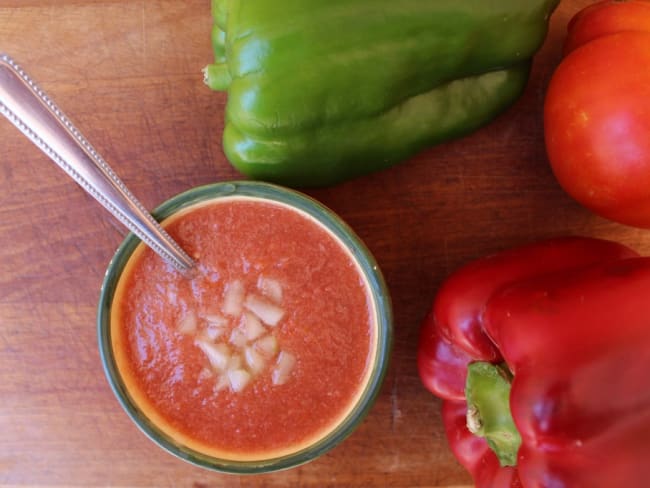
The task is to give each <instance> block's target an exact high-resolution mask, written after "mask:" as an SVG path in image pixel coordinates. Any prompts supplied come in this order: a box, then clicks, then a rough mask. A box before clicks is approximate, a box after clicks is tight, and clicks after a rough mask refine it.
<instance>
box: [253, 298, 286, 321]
mask: <svg viewBox="0 0 650 488" xmlns="http://www.w3.org/2000/svg"><path fill="white" fill-rule="evenodd" d="M244 306H245V307H246V308H247V309H248V310H250V311H251V312H253V313H254V314H255V315H257V316H258V317H259V318H260V320H261V321H262V322H264V323H265V324H266V325H269V326H271V327H274V326H276V325H278V322H280V320H281V319H282V317H283V316H284V310H283V309H282V308H280V307H278V306H277V305H275V304H273V303H271V302H269V301H267V300H265V299H264V298H262V297H259V296H257V295H248V296H247V297H246V300H245V301H244Z"/></svg>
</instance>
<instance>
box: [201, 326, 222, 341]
mask: <svg viewBox="0 0 650 488" xmlns="http://www.w3.org/2000/svg"><path fill="white" fill-rule="evenodd" d="M224 332H226V329H225V328H224V327H221V326H217V325H212V324H210V325H208V326H207V327H206V328H205V332H204V334H205V337H207V338H208V339H209V340H211V341H215V340H217V339H218V338H219V337H221V336H222V335H223V333H224Z"/></svg>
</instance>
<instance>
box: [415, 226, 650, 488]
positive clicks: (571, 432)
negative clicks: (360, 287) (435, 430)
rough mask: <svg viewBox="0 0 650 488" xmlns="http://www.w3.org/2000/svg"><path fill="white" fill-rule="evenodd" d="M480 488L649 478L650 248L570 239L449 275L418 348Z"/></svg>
mask: <svg viewBox="0 0 650 488" xmlns="http://www.w3.org/2000/svg"><path fill="white" fill-rule="evenodd" d="M418 368H419V373H420V377H421V379H422V382H423V383H424V385H425V386H426V387H427V388H428V389H429V390H430V391H431V392H432V393H434V394H435V395H437V396H439V397H440V398H442V399H443V402H442V405H443V406H442V408H443V421H444V425H445V429H446V432H447V438H448V440H449V443H450V447H451V449H452V451H453V452H454V454H455V455H456V457H457V458H458V460H459V461H460V463H461V464H462V465H463V466H465V468H466V469H468V471H470V473H471V474H472V476H473V478H474V480H475V483H476V485H477V487H479V488H482V487H491V488H498V487H524V488H532V487H548V488H556V487H557V488H560V487H562V488H569V487H576V488H583V487H584V488H597V487H603V488H605V487H607V488H617V487H625V488H632V487H646V486H649V484H650V258H642V257H639V256H638V254H637V253H635V252H634V251H632V250H631V249H629V248H627V247H625V246H623V245H620V244H617V243H614V242H609V241H604V240H598V239H590V238H580V237H569V238H561V239H553V240H548V241H543V242H539V243H535V244H532V245H528V246H523V247H520V248H516V249H512V250H508V251H505V252H502V253H500V254H496V255H493V256H490V257H487V258H483V259H479V260H477V261H474V262H472V263H470V264H468V265H466V266H464V267H463V268H461V269H460V270H458V271H457V272H455V273H454V274H452V275H451V276H450V277H449V278H448V279H447V280H446V282H445V283H443V285H442V287H441V289H440V290H439V293H438V294H437V296H436V299H435V301H434V304H433V308H432V310H431V312H430V313H429V314H428V316H427V318H426V319H425V321H424V323H423V325H422V329H421V337H420V343H419V349H418Z"/></svg>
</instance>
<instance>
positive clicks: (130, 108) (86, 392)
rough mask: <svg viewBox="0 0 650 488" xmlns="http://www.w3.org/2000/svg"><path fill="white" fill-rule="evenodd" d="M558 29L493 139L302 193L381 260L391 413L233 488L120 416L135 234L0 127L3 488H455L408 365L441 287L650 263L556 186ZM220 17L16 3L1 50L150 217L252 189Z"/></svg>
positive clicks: (432, 415)
mask: <svg viewBox="0 0 650 488" xmlns="http://www.w3.org/2000/svg"><path fill="white" fill-rule="evenodd" d="M589 3H590V2H589V1H586V0H565V1H563V2H562V4H561V6H560V7H559V8H558V10H557V11H556V12H555V14H554V15H553V17H552V25H551V29H550V33H549V37H548V39H547V42H546V44H545V46H544V48H543V49H542V51H541V52H540V53H539V55H538V56H537V58H536V62H535V67H534V71H533V76H532V78H531V81H530V84H529V86H528V89H527V91H526V93H525V94H524V96H523V97H522V98H521V99H520V100H519V101H518V102H517V104H516V105H515V106H514V107H512V108H511V109H510V110H509V111H508V112H506V113H505V114H503V115H502V116H500V117H499V118H498V119H497V120H496V121H494V122H493V123H492V124H490V125H489V126H487V127H485V128H483V129H481V130H479V131H478V132H476V133H475V134H473V135H471V136H468V137H466V138H464V139H463V140H460V141H455V142H450V143H447V144H443V145H440V146H438V147H435V148H432V149H430V150H428V151H425V152H423V153H422V154H420V155H418V156H417V157H414V158H412V159H411V160H409V161H407V162H405V163H404V164H401V165H399V166H397V167H394V168H392V169H390V170H386V171H383V172H381V173H377V174H374V175H370V176H367V177H363V178H359V179H357V180H354V181H350V182H347V183H345V184H341V185H338V186H336V187H332V188H326V189H320V190H310V191H308V193H309V194H310V195H312V196H314V197H316V198H317V199H319V200H320V201H322V202H323V203H325V204H326V205H328V206H330V207H331V208H332V209H334V210H335V211H336V212H338V213H339V214H340V215H341V216H342V217H343V218H344V219H345V220H346V221H347V222H348V223H349V224H350V225H351V226H352V227H353V228H354V229H355V230H356V231H357V233H358V234H359V235H360V236H361V237H362V238H363V239H364V240H365V242H366V244H367V245H368V247H369V248H370V249H371V251H372V252H373V253H374V254H375V257H376V258H377V260H378V262H379V264H380V266H381V267H382V269H383V271H384V274H385V276H386V279H387V282H388V285H389V287H390V289H391V291H392V298H393V303H394V312H395V345H394V353H393V357H392V363H391V366H390V371H389V374H388V377H387V378H386V382H385V385H384V388H383V390H382V393H381V395H380V397H379V399H378V401H377V403H376V405H375V407H374V408H373V410H372V411H371V413H370V415H369V416H368V418H367V419H366V421H365V422H364V423H363V424H362V425H361V426H360V427H359V429H358V430H357V431H356V432H355V433H354V434H353V435H352V436H351V437H350V438H348V439H347V440H346V441H345V442H344V443H343V444H342V445H340V446H339V447H338V448H336V449H335V450H333V451H331V452H330V453H328V454H326V455H325V456H323V457H322V458H321V459H319V460H317V461H315V462H312V463H310V464H308V465H306V466H303V467H301V468H297V469H293V470H289V471H286V472H281V473H276V474H271V475H265V476H256V477H237V476H227V475H219V474H214V473H211V472H208V471H205V470H203V469H200V468H196V467H193V466H190V465H188V464H185V463H184V462H182V461H179V460H177V459H175V458H173V457H171V456H170V455H168V454H166V453H165V452H163V451H161V450H160V449H159V448H158V447H156V446H155V445H153V444H152V443H151V442H150V441H149V440H148V439H147V438H146V437H145V436H144V435H143V434H141V433H140V432H139V431H138V430H137V428H136V427H135V426H134V425H133V424H132V423H131V421H130V420H129V419H128V418H127V416H126V415H125V414H124V413H123V411H122V410H121V408H120V406H119V405H118V403H117V401H116V400H115V398H114V397H113V394H112V393H111V391H110V389H109V386H108V384H107V382H106V380H105V378H104V374H103V371H102V367H101V362H100V358H99V353H98V349H97V340H96V332H95V313H96V304H97V300H98V296H99V287H100V284H101V280H102V276H103V273H104V270H105V268H106V265H107V264H108V262H109V260H110V259H111V256H112V254H113V252H114V251H115V249H116V247H117V246H118V244H119V243H120V241H121V240H122V238H123V236H124V234H125V232H124V230H123V229H122V227H121V226H120V225H119V224H117V223H116V222H115V221H114V220H113V219H112V217H110V216H109V215H108V214H107V213H106V212H105V211H104V210H103V209H102V208H101V207H100V206H99V205H98V204H97V203H96V202H95V201H94V200H92V199H91V197H89V196H88V195H86V194H85V193H84V192H83V191H82V190H81V189H80V188H79V187H77V186H76V185H75V184H74V183H73V182H72V180H70V179H68V178H67V177H66V176H65V175H64V173H63V172H61V170H60V169H58V168H57V167H56V166H55V165H54V164H52V163H51V161H50V160H49V159H47V158H46V157H45V156H44V155H43V154H41V153H40V152H38V151H37V150H36V148H35V147H34V146H32V144H31V143H30V142H28V141H27V139H25V138H24V137H23V136H22V135H20V133H19V132H18V131H17V130H16V129H15V128H14V127H13V126H12V125H10V124H9V123H8V122H7V121H4V119H3V120H0V485H14V484H29V485H44V484H48V485H79V486H99V485H101V486H156V487H164V486H170V487H171V486H173V487H177V486H195V487H207V486H223V487H228V486H269V487H273V486H278V487H285V486H312V487H324V486H345V487H368V486H391V487H393V488H397V487H406V486H418V487H452V486H460V485H467V484H469V483H471V479H470V478H469V476H468V475H467V474H466V473H465V472H464V470H463V469H462V468H461V467H460V466H459V465H458V463H457V462H456V461H455V460H454V457H453V456H452V454H451V453H450V451H449V449H448V447H447V444H446V439H445V435H444V431H443V429H442V424H441V420H440V413H439V407H440V404H439V402H438V400H436V399H435V398H433V397H432V396H431V395H430V394H429V393H428V392H426V391H425V390H424V388H423V387H422V386H421V384H420V382H419V379H418V376H417V370H416V365H415V351H416V345H417V339H418V331H419V326H420V322H421V320H422V319H423V317H424V316H425V314H426V313H427V311H428V309H429V306H430V303H431V300H432V298H433V296H434V294H435V291H436V289H437V287H438V285H439V284H440V283H441V281H442V280H443V279H444V277H445V276H447V275H448V274H449V273H450V272H452V271H453V270H454V269H455V268H457V267H458V266H460V265H462V264H463V263H465V262H467V261H468V260H470V259H472V258H476V257H479V256H481V255H484V254H487V253H491V252H494V251H497V250H499V249H503V248H505V247H508V246H512V245H516V244H521V243H524V242H528V241H531V240H534V239H538V238H544V237H550V236H556V235H561V234H582V235H589V236H597V237H603V238H609V239H614V240H618V241H621V242H623V243H625V244H628V245H630V246H632V247H634V248H636V249H637V250H638V251H640V252H642V253H650V238H648V235H647V233H646V232H644V231H641V230H636V229H632V228H629V227H624V226H621V225H617V224H614V223H611V222H607V221H605V220H603V219H600V218H598V217H596V216H594V215H593V214H591V213H589V212H588V211H586V210H585V209H583V208H581V207H580V206H578V205H577V204H576V203H575V202H573V201H572V200H571V199H570V198H569V197H568V196H567V195H566V194H565V193H564V192H563V191H562V190H561V189H560V188H559V186H558V185H557V183H556V181H555V179H554V177H553V175H552V173H551V171H550V169H549V167H548V164H547V161H546V156H545V151H544V145H543V139H542V121H541V108H542V103H543V99H544V91H545V87H546V84H547V82H548V78H549V76H550V74H551V73H552V70H553V68H554V67H555V65H556V64H557V62H558V60H559V58H560V46H561V42H562V39H563V36H564V32H565V27H566V23H567V21H568V20H569V18H570V17H571V16H572V15H573V14H574V13H575V12H576V11H577V10H578V9H579V8H581V7H583V6H586V5H587V4H589ZM210 26H211V19H210V2H209V0H187V1H178V0H175V1H171V0H149V1H133V0H85V1H81V0H41V1H38V0H3V1H2V2H0V49H2V50H4V51H5V52H7V53H9V54H10V55H12V56H13V57H14V58H15V59H16V60H17V61H18V62H19V63H20V64H22V65H23V66H24V67H25V68H26V69H27V70H28V71H29V72H30V73H31V74H32V75H33V77H34V78H35V79H36V80H38V82H39V83H40V84H41V85H42V87H43V88H44V89H45V91H47V92H48V93H49V94H50V95H51V96H52V97H53V98H54V99H55V100H56V101H57V103H58V105H59V106H60V107H61V108H62V109H63V110H64V111H65V112H66V113H67V114H68V115H69V117H70V118H71V119H72V120H73V121H74V122H75V123H76V125H77V126H78V127H79V128H80V129H81V130H82V132H83V133H84V134H85V135H86V136H87V137H88V139H89V140H90V141H91V142H92V143H93V144H94V145H95V146H96V148H97V149H98V150H99V151H100V152H101V153H102V154H103V155H104V157H105V158H106V159H107V160H108V162H109V164H111V165H112V166H113V168H114V169H115V170H116V171H117V172H118V173H119V174H120V176H121V177H122V179H123V180H124V181H125V182H126V183H127V185H128V186H129V187H130V188H131V190H132V191H133V192H134V193H135V194H136V195H137V196H138V197H139V198H140V199H141V200H142V202H143V203H144V204H145V206H147V207H148V208H153V207H155V206H156V205H158V204H160V203H161V202H163V201H164V200H166V199H167V198H169V197H171V196H172V195H174V194H176V193H178V192H181V191H183V190H186V189H188V188H190V187H193V186H196V185H200V184H205V183H210V182H214V181H221V180H229V179H236V178H240V177H241V176H240V175H239V174H238V173H237V172H236V171H235V170H233V169H232V168H231V167H230V166H229V164H228V162H227V161H226V159H225V157H224V155H223V153H222V150H221V131H222V128H223V116H224V104H225V101H226V98H225V96H224V95H223V94H217V93H213V92H211V91H209V90H208V89H207V88H206V87H205V86H204V85H203V83H202V74H201V68H202V67H203V66H204V65H205V64H207V63H208V62H209V61H210V60H211V52H210Z"/></svg>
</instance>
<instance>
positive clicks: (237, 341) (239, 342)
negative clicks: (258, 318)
mask: <svg viewBox="0 0 650 488" xmlns="http://www.w3.org/2000/svg"><path fill="white" fill-rule="evenodd" d="M229 341H230V343H231V344H232V345H233V346H235V347H238V348H242V347H244V346H245V345H246V333H245V332H244V331H243V330H242V329H241V328H239V327H236V328H235V329H233V330H232V332H231V333H230V339H229Z"/></svg>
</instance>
